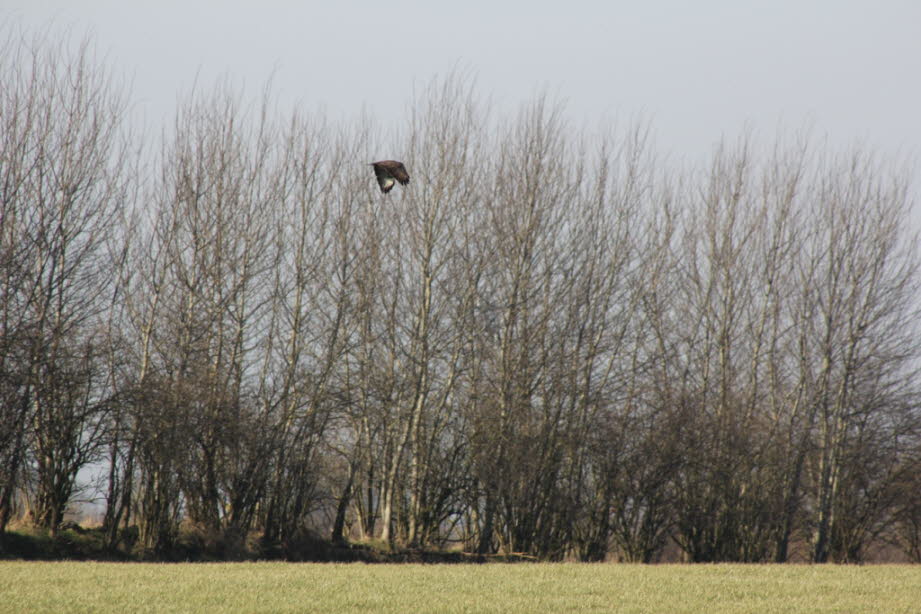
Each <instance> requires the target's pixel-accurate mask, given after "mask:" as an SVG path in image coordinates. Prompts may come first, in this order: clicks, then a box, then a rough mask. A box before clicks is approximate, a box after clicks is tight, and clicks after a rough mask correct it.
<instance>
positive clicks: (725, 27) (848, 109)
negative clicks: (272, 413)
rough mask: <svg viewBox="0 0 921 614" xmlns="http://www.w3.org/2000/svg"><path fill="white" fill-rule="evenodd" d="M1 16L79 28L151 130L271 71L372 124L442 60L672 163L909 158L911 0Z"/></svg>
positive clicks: (919, 49)
mask: <svg viewBox="0 0 921 614" xmlns="http://www.w3.org/2000/svg"><path fill="white" fill-rule="evenodd" d="M10 16H13V17H14V18H16V19H18V20H19V21H20V22H21V23H22V24H23V25H24V26H26V27H27V28H32V27H39V26H42V25H45V24H47V23H48V21H49V20H51V19H54V20H55V23H56V24H57V25H59V26H70V27H71V28H72V30H73V31H74V33H75V34H77V35H78V36H79V35H82V34H83V33H84V32H86V31H89V32H91V33H92V34H93V35H94V37H95V40H96V42H97V44H98V48H99V50H100V51H101V52H103V53H105V54H106V55H107V56H108V57H109V58H110V60H111V63H112V64H113V65H114V67H115V68H116V69H117V70H118V71H122V72H124V73H126V74H128V75H132V76H133V79H134V87H133V93H134V97H135V99H136V100H137V101H138V102H139V107H140V108H141V109H142V111H143V112H144V113H145V115H146V116H147V118H148V121H149V122H153V123H159V121H161V119H162V118H163V116H164V115H168V114H169V113H171V112H172V110H173V109H174V108H175V101H176V99H177V95H179V94H180V93H182V92H186V91H188V89H189V88H190V87H191V85H192V83H193V81H194V79H195V77H196V75H198V78H199V81H200V83H202V84H204V85H206V86H207V85H210V84H211V83H213V81H214V79H215V78H216V77H217V76H220V75H228V76H230V77H231V78H232V80H233V82H234V83H238V84H239V83H245V85H246V87H247V89H248V91H251V92H254V93H255V92H256V91H257V90H258V89H259V87H260V86H261V85H262V84H263V83H264V82H265V81H266V79H267V78H268V77H269V76H270V75H272V74H274V83H275V91H276V93H277V94H278V95H279V96H280V98H281V99H282V101H283V102H292V101H300V103H301V104H303V105H304V106H305V107H306V108H308V109H315V108H317V107H322V108H325V109H326V110H327V112H328V113H329V114H330V115H332V116H338V115H340V114H342V115H345V116H346V117H348V116H350V115H352V114H355V113H358V112H359V111H360V110H361V109H362V107H365V108H366V109H367V110H368V111H370V112H371V114H372V115H374V116H375V117H376V118H377V119H378V120H380V121H382V122H384V123H385V124H386V123H387V122H395V121H400V120H401V119H403V117H404V115H403V110H404V106H405V104H406V103H407V101H408V100H409V98H410V97H411V95H412V88H413V86H414V84H415V85H416V86H417V87H418V86H419V85H420V84H423V83H425V82H427V81H428V80H429V79H430V78H431V77H433V76H435V75H444V74H445V73H447V72H449V71H450V70H451V69H452V67H455V66H459V67H461V68H463V69H465V70H467V71H469V72H470V73H472V74H474V75H475V76H476V77H477V82H478V84H479V92H480V93H481V94H483V95H484V96H486V95H490V96H492V98H493V99H494V100H495V101H496V102H497V104H498V105H500V106H509V107H514V106H515V105H517V103H518V102H520V101H522V100H524V99H527V98H528V97H530V96H531V95H532V94H533V93H534V92H535V90H538V89H541V88H545V89H546V90H547V91H548V92H550V93H551V94H552V95H554V96H557V97H559V98H560V99H562V100H564V101H565V102H566V104H567V109H568V111H569V115H570V117H571V118H572V119H573V120H574V121H576V122H579V123H581V122H585V123H588V124H590V125H591V124H593V123H595V122H598V121H599V120H605V119H616V118H621V119H623V118H628V119H629V118H631V117H635V116H637V115H641V116H643V117H645V118H647V119H649V120H650V121H651V123H652V126H653V129H654V131H655V134H656V135H657V139H656V140H657V144H658V147H659V149H660V150H661V151H663V152H668V153H671V154H673V155H678V156H688V155H691V156H693V155H697V154H699V153H702V152H706V151H709V150H710V148H711V147H712V145H713V143H714V141H716V140H718V139H719V138H720V136H721V135H722V134H727V135H736V134H738V133H739V131H740V130H741V128H742V127H743V125H745V124H746V122H748V123H749V124H750V125H751V126H752V127H754V129H755V130H756V132H758V133H760V134H764V135H766V136H769V137H770V136H772V135H773V133H774V131H775V129H776V127H777V126H778V123H781V122H782V123H783V124H784V125H787V126H792V127H794V128H797V127H800V126H801V125H803V123H804V122H810V123H811V124H812V125H813V127H814V130H815V132H817V133H819V134H822V135H825V134H827V135H828V136H829V138H830V141H831V142H832V143H833V144H835V145H840V144H849V143H851V142H853V141H855V140H860V141H862V142H865V143H868V144H870V145H872V146H874V147H875V148H877V149H879V150H881V151H885V152H901V153H906V154H914V155H917V154H919V153H921V119H919V113H921V2H918V1H917V0H880V1H875V2H874V1H865V2H854V1H850V2H849V1H847V0H838V1H831V0H823V1H814V2H805V1H793V0H789V1H785V0H774V1H760V0H759V1H754V2H744V1H741V0H737V1H732V0H725V1H723V0H720V1H716V0H698V1H696V2H685V1H678V0H662V1H651V2H643V1H640V0H633V1H630V2H624V1H607V2H605V1H597V2H589V1H585V0H569V1H554V2H547V1H543V0H532V1H530V2H501V1H499V0H493V1H484V0H467V1H461V2H438V1H432V0H429V1H416V0H382V1H378V2H368V1H347V0H346V1H338V2H337V1H325V2H312V1H294V0H291V1H287V2H283V1H279V0H267V1H266V0H263V1H258V2H256V1H253V2H234V1H218V0H208V1H195V0H185V1H176V0H161V1H158V2H130V1H127V0H120V1H114V0H71V1H65V0H2V3H0V19H2V18H7V17H10Z"/></svg>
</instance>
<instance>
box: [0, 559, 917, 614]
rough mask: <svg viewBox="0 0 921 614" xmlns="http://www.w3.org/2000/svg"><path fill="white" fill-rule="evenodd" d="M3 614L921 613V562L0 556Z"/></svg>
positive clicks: (0, 608)
mask: <svg viewBox="0 0 921 614" xmlns="http://www.w3.org/2000/svg"><path fill="white" fill-rule="evenodd" d="M0 612H4V613H5V612H68V613H76V612H119V613H121V612H401V613H403V612H655V613H677V612H704V613H706V614H722V613H727V614H728V613H730V612H731V613H734V614H735V613H740V612H791V613H793V612H795V613H809V614H812V613H816V612H842V613H848V614H850V613H856V612H873V613H887V614H892V613H895V614H900V613H910V612H921V566H907V565H880V566H866V567H840V566H805V565H783V566H781V565H660V566H637V565H616V564H598V565H586V564H583V565H579V564H565V563H564V564H518V565H501V564H489V565H415V564H407V565H366V564H314V563H213V564H141V563H78V562H55V563H45V562H42V563H36V562H0Z"/></svg>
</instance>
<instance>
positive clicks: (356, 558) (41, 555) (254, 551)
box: [0, 523, 533, 563]
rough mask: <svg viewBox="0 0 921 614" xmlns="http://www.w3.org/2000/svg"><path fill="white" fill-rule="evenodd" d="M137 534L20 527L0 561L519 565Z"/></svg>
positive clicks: (363, 546)
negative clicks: (161, 547) (165, 545)
mask: <svg viewBox="0 0 921 614" xmlns="http://www.w3.org/2000/svg"><path fill="white" fill-rule="evenodd" d="M136 536H137V530H136V529H135V528H134V527H129V528H128V529H126V530H125V531H123V535H122V539H121V540H120V541H119V543H118V545H117V547H115V548H108V547H106V544H105V533H104V532H103V530H102V529H101V528H84V527H81V526H79V525H76V524H73V523H68V524H67V525H66V526H65V527H62V528H61V529H60V530H59V531H58V532H57V535H54V536H52V535H51V534H50V533H49V532H48V531H46V530H41V529H36V528H30V527H24V528H18V529H16V530H13V531H7V532H6V533H2V534H0V560H36V561H53V560H70V561H137V562H143V561H159V562H220V561H272V560H276V561H292V562H295V561H296V562H363V563H486V562H524V561H529V560H533V559H531V557H526V556H519V555H478V554H470V553H466V552H459V551H444V550H423V549H401V548H392V549H390V548H386V547H381V546H380V545H379V544H375V543H370V544H369V543H361V542H333V541H331V540H327V539H323V538H321V537H319V536H317V535H315V534H312V533H305V534H304V535H302V536H300V537H299V538H297V539H294V540H290V541H287V542H284V543H266V542H265V541H264V540H261V539H259V538H258V536H256V537H254V538H252V539H247V540H245V541H244V542H240V541H239V540H237V541H236V542H234V543H228V542H227V541H226V540H222V539H212V538H209V536H208V535H207V534H205V533H203V532H200V531H197V530H184V531H182V532H181V533H180V535H179V536H178V538H177V539H176V542H175V544H174V545H173V546H172V547H171V548H170V549H168V550H166V551H163V552H159V553H154V552H149V551H145V550H142V549H140V548H138V547H136V546H135V541H136Z"/></svg>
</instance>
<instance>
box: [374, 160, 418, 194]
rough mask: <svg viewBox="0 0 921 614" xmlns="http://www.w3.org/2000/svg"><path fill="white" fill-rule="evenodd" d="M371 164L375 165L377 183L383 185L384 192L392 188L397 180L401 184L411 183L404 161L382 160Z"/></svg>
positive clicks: (382, 190)
mask: <svg viewBox="0 0 921 614" xmlns="http://www.w3.org/2000/svg"><path fill="white" fill-rule="evenodd" d="M371 166H373V167H374V174H375V175H377V184H378V185H379V186H381V192H383V193H384V194H386V193H387V192H389V191H390V190H392V189H393V184H394V183H396V182H397V181H399V182H400V185H406V184H407V183H409V173H407V172H406V167H405V166H403V163H402V162H397V161H396V160H381V161H380V162H372V163H371Z"/></svg>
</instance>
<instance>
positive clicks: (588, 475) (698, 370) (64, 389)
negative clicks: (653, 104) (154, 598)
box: [0, 29, 921, 562]
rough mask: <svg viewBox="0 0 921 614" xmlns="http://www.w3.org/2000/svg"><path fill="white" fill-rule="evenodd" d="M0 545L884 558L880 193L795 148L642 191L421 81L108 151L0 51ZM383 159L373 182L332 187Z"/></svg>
mask: <svg viewBox="0 0 921 614" xmlns="http://www.w3.org/2000/svg"><path fill="white" fill-rule="evenodd" d="M0 83H2V84H3V87H2V88H0V216H2V217H0V531H2V530H6V528H7V527H8V526H9V524H10V522H12V521H13V520H14V519H16V518H17V517H23V518H26V519H28V521H30V522H32V523H34V524H35V525H37V526H40V527H43V528H46V529H49V530H50V531H52V532H54V531H55V530H57V528H58V527H59V526H60V525H61V523H62V521H63V518H64V514H65V512H66V511H67V510H68V509H69V506H70V505H72V504H73V502H74V501H75V500H76V499H77V498H79V496H80V491H81V484H80V483H79V482H78V474H81V471H85V470H86V469H87V468H88V467H92V466H96V467H102V468H103V469H104V471H103V473H102V474H101V476H100V480H101V484H100V487H101V493H102V494H101V497H102V502H103V504H104V515H103V527H104V530H105V535H106V540H107V542H108V543H109V544H110V546H111V547H113V548H114V547H116V546H117V545H118V544H119V542H120V540H121V539H122V538H123V536H124V533H125V530H126V529H127V528H129V527H136V528H137V534H138V542H137V545H136V547H137V548H139V549H142V550H143V551H145V552H150V553H151V554H153V555H157V554H163V553H167V552H169V551H170V549H171V548H173V547H174V545H175V543H176V540H177V538H178V535H179V531H180V527H181V526H182V525H183V523H187V524H189V525H191V526H194V527H196V528H197V529H199V530H201V531H203V532H205V533H206V534H207V535H210V536H212V537H213V538H214V539H216V540H220V541H222V542H223V543H227V544H241V543H243V542H244V541H245V540H246V539H247V538H248V537H249V536H252V535H254V534H257V535H259V536H261V539H263V540H265V542H266V543H273V544H282V545H284V544H287V543H293V542H294V541H296V540H297V539H299V538H301V537H303V536H304V535H305V534H306V533H308V532H316V531H322V532H323V533H325V534H326V535H327V536H329V537H331V538H332V539H346V538H348V539H359V540H367V539H377V540H381V541H382V542H385V543H390V544H396V545H400V546H406V547H413V548H456V547H462V548H464V549H465V550H467V551H473V552H479V553H484V554H488V553H496V552H516V553H527V554H529V555H533V556H537V557H540V558H543V559H561V558H564V557H574V558H578V559H580V560H588V561H594V560H602V559H605V558H609V557H610V558H616V559H619V560H626V561H645V562H649V561H654V560H657V559H658V558H659V557H660V556H661V555H662V552H663V550H664V549H665V548H666V547H669V546H671V547H677V548H678V549H680V551H681V553H682V554H683V556H684V557H685V558H686V559H687V560H690V561H780V562H782V561H787V560H790V559H796V560H801V559H806V560H811V561H816V562H824V561H861V560H863V559H865V558H866V556H867V555H868V553H869V552H870V551H872V549H874V548H878V547H881V546H883V545H889V546H897V547H899V548H901V549H902V551H903V552H904V553H905V554H906V555H907V556H908V557H910V558H911V559H912V560H916V561H918V560H921V494H919V493H921V438H919V436H921V409H919V401H921V390H919V386H918V378H917V373H916V371H917V366H918V359H919V354H921V345H919V343H918V323H919V321H921V320H919V317H918V305H919V303H918V298H919V293H918V282H919V275H918V263H919V260H918V253H917V237H916V234H915V231H914V230H913V219H912V217H911V204H912V203H911V191H910V189H911V184H910V182H909V177H910V173H909V172H908V171H907V170H906V169H904V168H902V167H901V166H900V165H899V162H898V161H894V162H893V161H889V160H886V159H885V158H884V157H882V156H880V155H874V154H873V153H872V152H870V151H868V150H867V149H866V148H859V147H855V148H852V149H849V150H847V151H844V152H838V151H831V150H830V148H829V147H827V146H824V145H823V144H822V142H821V141H818V142H817V141H816V139H814V138H810V137H808V135H798V134H797V135H793V136H781V137H778V138H777V139H776V140H775V141H774V142H773V143H769V144H767V145H765V144H763V143H760V142H759V141H758V139H755V138H754V137H752V136H751V135H743V136H742V137H740V138H739V139H737V140H736V141H729V140H724V142H723V143H722V144H721V145H720V146H719V147H718V148H716V149H715V150H714V152H713V153H712V155H711V156H710V157H709V159H708V160H707V161H706V162H704V163H701V164H695V165H688V167H687V168H679V167H678V165H676V164H674V163H670V162H669V161H668V160H666V159H664V158H662V157H661V156H660V155H658V154H657V152H656V151H655V150H654V147H653V144H652V139H651V137H650V129H649V126H647V125H645V124H642V123H637V124H634V125H632V126H628V127H627V128H626V129H621V130H610V131H603V133H602V134H596V133H594V132H590V131H586V130H581V131H579V130H574V129H573V127H572V125H571V123H569V122H568V121H567V120H566V118H565V116H564V111H563V109H562V108H561V107H560V106H559V105H556V104H554V103H553V102H552V101H551V100H549V99H548V98H547V97H546V96H542V95H537V96H534V97H533V98H532V99H531V100H529V101H526V102H524V103H523V104H521V105H520V106H519V107H518V108H517V109H516V110H514V112H511V113H505V114H502V113H497V112H496V111H495V110H494V109H492V108H490V107H489V105H487V104H485V103H484V102H483V101H482V99H481V98H480V97H479V96H478V95H477V92H476V86H475V84H474V82H473V80H472V79H469V78H466V77H464V76H462V75H461V76H458V75H453V76H449V77H447V78H442V79H434V80H432V82H431V83H430V84H429V85H428V86H427V87H426V88H424V91H422V92H421V93H420V94H419V95H418V96H416V97H415V98H413V99H412V100H411V101H410V104H409V106H408V111H407V116H406V118H405V122H404V123H402V124H400V126H399V127H395V128H390V129H386V130H385V129H382V128H381V127H380V126H379V125H377V124H376V123H375V122H374V121H372V120H370V119H368V118H365V117H361V118H358V119H357V120H355V121H353V122H350V123H342V122H332V121H329V120H327V119H326V118H324V117H323V116H322V115H320V114H315V113H305V112H304V111H302V110H294V111H292V112H282V111H279V110H278V107H277V105H276V103H275V100H274V99H273V97H272V95H271V93H270V92H269V93H266V94H265V95H264V96H263V98H262V99H261V100H258V101H256V102H247V99H246V97H245V96H244V95H243V93H242V92H241V91H239V90H237V89H234V88H233V87H232V86H230V85H229V84H227V83H219V84H218V85H216V86H215V87H214V88H212V89H211V90H198V91H196V92H194V93H192V94H190V95H188V96H187V97H186V98H184V99H182V100H181V101H180V102H179V103H178V104H177V111H176V113H175V116H174V118H173V121H172V123H170V124H169V125H168V126H166V127H164V128H163V130H162V134H161V136H160V138H156V139H153V138H149V137H144V136H142V135H140V134H138V133H137V132H136V131H133V130H132V127H131V126H132V122H131V121H130V120H129V117H130V111H131V106H130V105H131V101H130V98H129V94H128V92H127V89H126V88H125V87H124V86H122V85H121V84H120V82H119V80H118V79H116V78H115V77H114V75H113V73H112V71H111V70H110V69H109V68H108V67H107V66H106V64H105V63H104V62H100V61H98V60H97V59H96V57H95V55H94V53H93V47H92V45H91V44H90V43H84V44H82V45H79V46H77V47H74V46H72V45H70V44H69V42H68V41H63V42H52V41H51V39H50V37H49V36H47V35H40V36H35V37H30V36H27V35H24V34H22V33H21V32H14V31H13V30H11V29H9V30H8V31H7V32H6V37H5V40H4V42H3V43H0ZM381 157H401V158H402V159H403V161H404V162H405V163H406V165H407V168H408V169H409V172H410V174H411V176H412V180H411V183H410V184H409V186H407V188H406V189H404V190H395V191H394V192H392V193H391V194H389V195H386V196H384V195H381V194H380V193H379V192H378V191H377V186H376V184H375V182H374V178H373V173H372V172H371V170H370V166H368V165H367V163H368V162H371V161H372V160H376V159H379V158H381Z"/></svg>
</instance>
